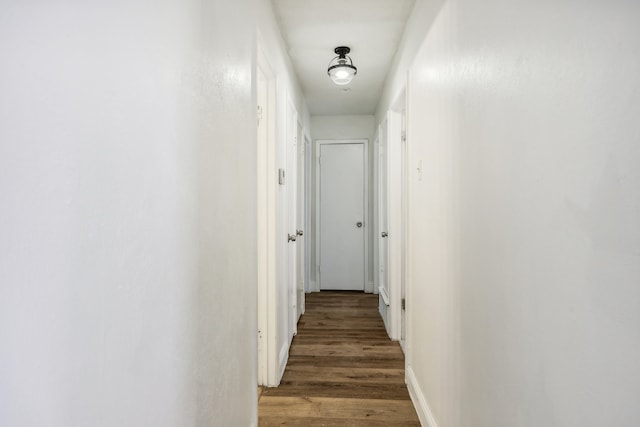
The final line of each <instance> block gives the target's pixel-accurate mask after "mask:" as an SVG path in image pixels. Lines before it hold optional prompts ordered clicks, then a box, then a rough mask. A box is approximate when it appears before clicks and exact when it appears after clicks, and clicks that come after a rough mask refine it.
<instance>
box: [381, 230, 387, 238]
mask: <svg viewBox="0 0 640 427" xmlns="http://www.w3.org/2000/svg"><path fill="white" fill-rule="evenodd" d="M380 235H381V236H382V237H387V236H389V233H387V232H386V231H383V232H382V233H380Z"/></svg>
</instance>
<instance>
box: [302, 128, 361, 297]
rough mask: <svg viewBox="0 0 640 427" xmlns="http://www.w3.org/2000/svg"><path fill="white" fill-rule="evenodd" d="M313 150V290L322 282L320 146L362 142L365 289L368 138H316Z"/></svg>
mask: <svg viewBox="0 0 640 427" xmlns="http://www.w3.org/2000/svg"><path fill="white" fill-rule="evenodd" d="M315 142H316V143H315V151H316V161H315V163H316V172H315V178H316V196H315V201H316V209H315V210H316V221H315V229H316V254H315V255H316V256H315V260H314V261H315V266H316V282H315V288H316V289H314V290H313V291H316V292H320V290H321V288H322V287H321V283H322V275H321V273H320V233H321V230H320V148H321V146H322V145H331V144H362V145H363V150H364V153H363V156H364V172H363V173H364V177H363V178H364V179H363V182H364V218H363V222H364V227H365V232H364V282H363V289H364V290H365V291H366V290H367V289H368V288H369V286H368V281H369V280H368V276H369V232H368V227H371V226H372V225H373V224H370V223H369V220H370V219H371V218H370V217H369V140H368V139H317V140H316V141H315Z"/></svg>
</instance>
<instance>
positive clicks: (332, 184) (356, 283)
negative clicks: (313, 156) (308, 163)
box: [318, 141, 367, 291]
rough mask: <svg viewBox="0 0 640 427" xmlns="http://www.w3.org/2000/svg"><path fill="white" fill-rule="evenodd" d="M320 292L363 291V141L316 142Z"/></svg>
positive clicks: (364, 164)
mask: <svg viewBox="0 0 640 427" xmlns="http://www.w3.org/2000/svg"><path fill="white" fill-rule="evenodd" d="M318 148H319V149H318V153H319V167H318V171H319V179H318V183H319V192H318V193H319V200H318V208H319V230H318V232H319V239H318V242H319V254H320V257H319V258H320V259H319V280H320V289H321V290H324V289H326V290H328V289H335V290H358V291H364V282H365V277H366V276H365V253H366V252H365V250H366V240H365V238H366V233H365V229H366V226H367V224H365V219H366V193H365V190H366V188H365V172H366V149H365V142H364V141H360V142H355V141H354V142H349V143H327V142H319V144H318Z"/></svg>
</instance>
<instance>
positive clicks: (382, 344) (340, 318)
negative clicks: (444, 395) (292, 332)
mask: <svg viewBox="0 0 640 427" xmlns="http://www.w3.org/2000/svg"><path fill="white" fill-rule="evenodd" d="M258 415H259V425H260V426H262V427H269V426H279V425H288V426H372V427H375V426H419V425H420V422H419V421H418V416H417V415H416V412H415V409H414V408H413V404H412V403H411V400H409V393H408V392H407V388H406V386H405V384H404V355H403V353H402V350H401V349H400V346H399V344H398V343H396V342H392V341H390V340H389V337H388V336H387V333H386V331H385V329H384V324H383V323H382V319H381V318H380V315H379V313H378V296H377V295H370V294H364V293H361V292H319V293H313V294H308V295H307V300H306V313H305V314H304V315H303V316H302V318H301V319H300V323H299V324H298V335H297V336H296V337H295V338H294V339H293V344H292V345H291V349H290V351H289V363H288V364H287V368H286V370H285V373H284V376H283V378H282V381H281V383H280V386H279V387H276V388H265V389H264V390H263V391H262V395H261V396H260V398H259V407H258Z"/></svg>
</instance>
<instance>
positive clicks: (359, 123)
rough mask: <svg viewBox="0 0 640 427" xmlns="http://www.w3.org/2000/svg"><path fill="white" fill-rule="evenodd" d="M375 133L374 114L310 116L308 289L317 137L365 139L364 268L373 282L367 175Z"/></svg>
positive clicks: (314, 266) (314, 274) (313, 251)
mask: <svg viewBox="0 0 640 427" xmlns="http://www.w3.org/2000/svg"><path fill="white" fill-rule="evenodd" d="M374 135H375V128H374V117H373V116H369V115H341V116H311V138H312V141H313V149H312V159H313V160H312V171H311V176H312V180H313V182H312V183H311V189H312V191H313V194H312V196H311V224H312V230H311V233H310V238H311V242H312V244H311V248H312V249H311V260H312V266H311V282H312V287H311V288H312V289H313V287H314V286H315V285H314V284H315V283H316V280H317V271H318V267H317V263H316V260H317V258H316V245H315V241H316V230H317V227H316V224H317V219H316V194H315V190H316V182H315V181H316V173H317V164H316V141H317V140H319V139H367V140H368V141H369V183H368V185H369V219H368V221H367V223H368V224H369V225H370V226H369V227H368V229H369V254H368V257H369V271H368V272H367V277H366V280H367V281H368V282H369V283H372V282H373V243H372V242H373V232H374V229H373V227H372V225H373V189H374V187H373V180H372V178H371V172H372V170H373V169H372V167H371V165H372V164H373V163H372V158H373V137H374Z"/></svg>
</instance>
